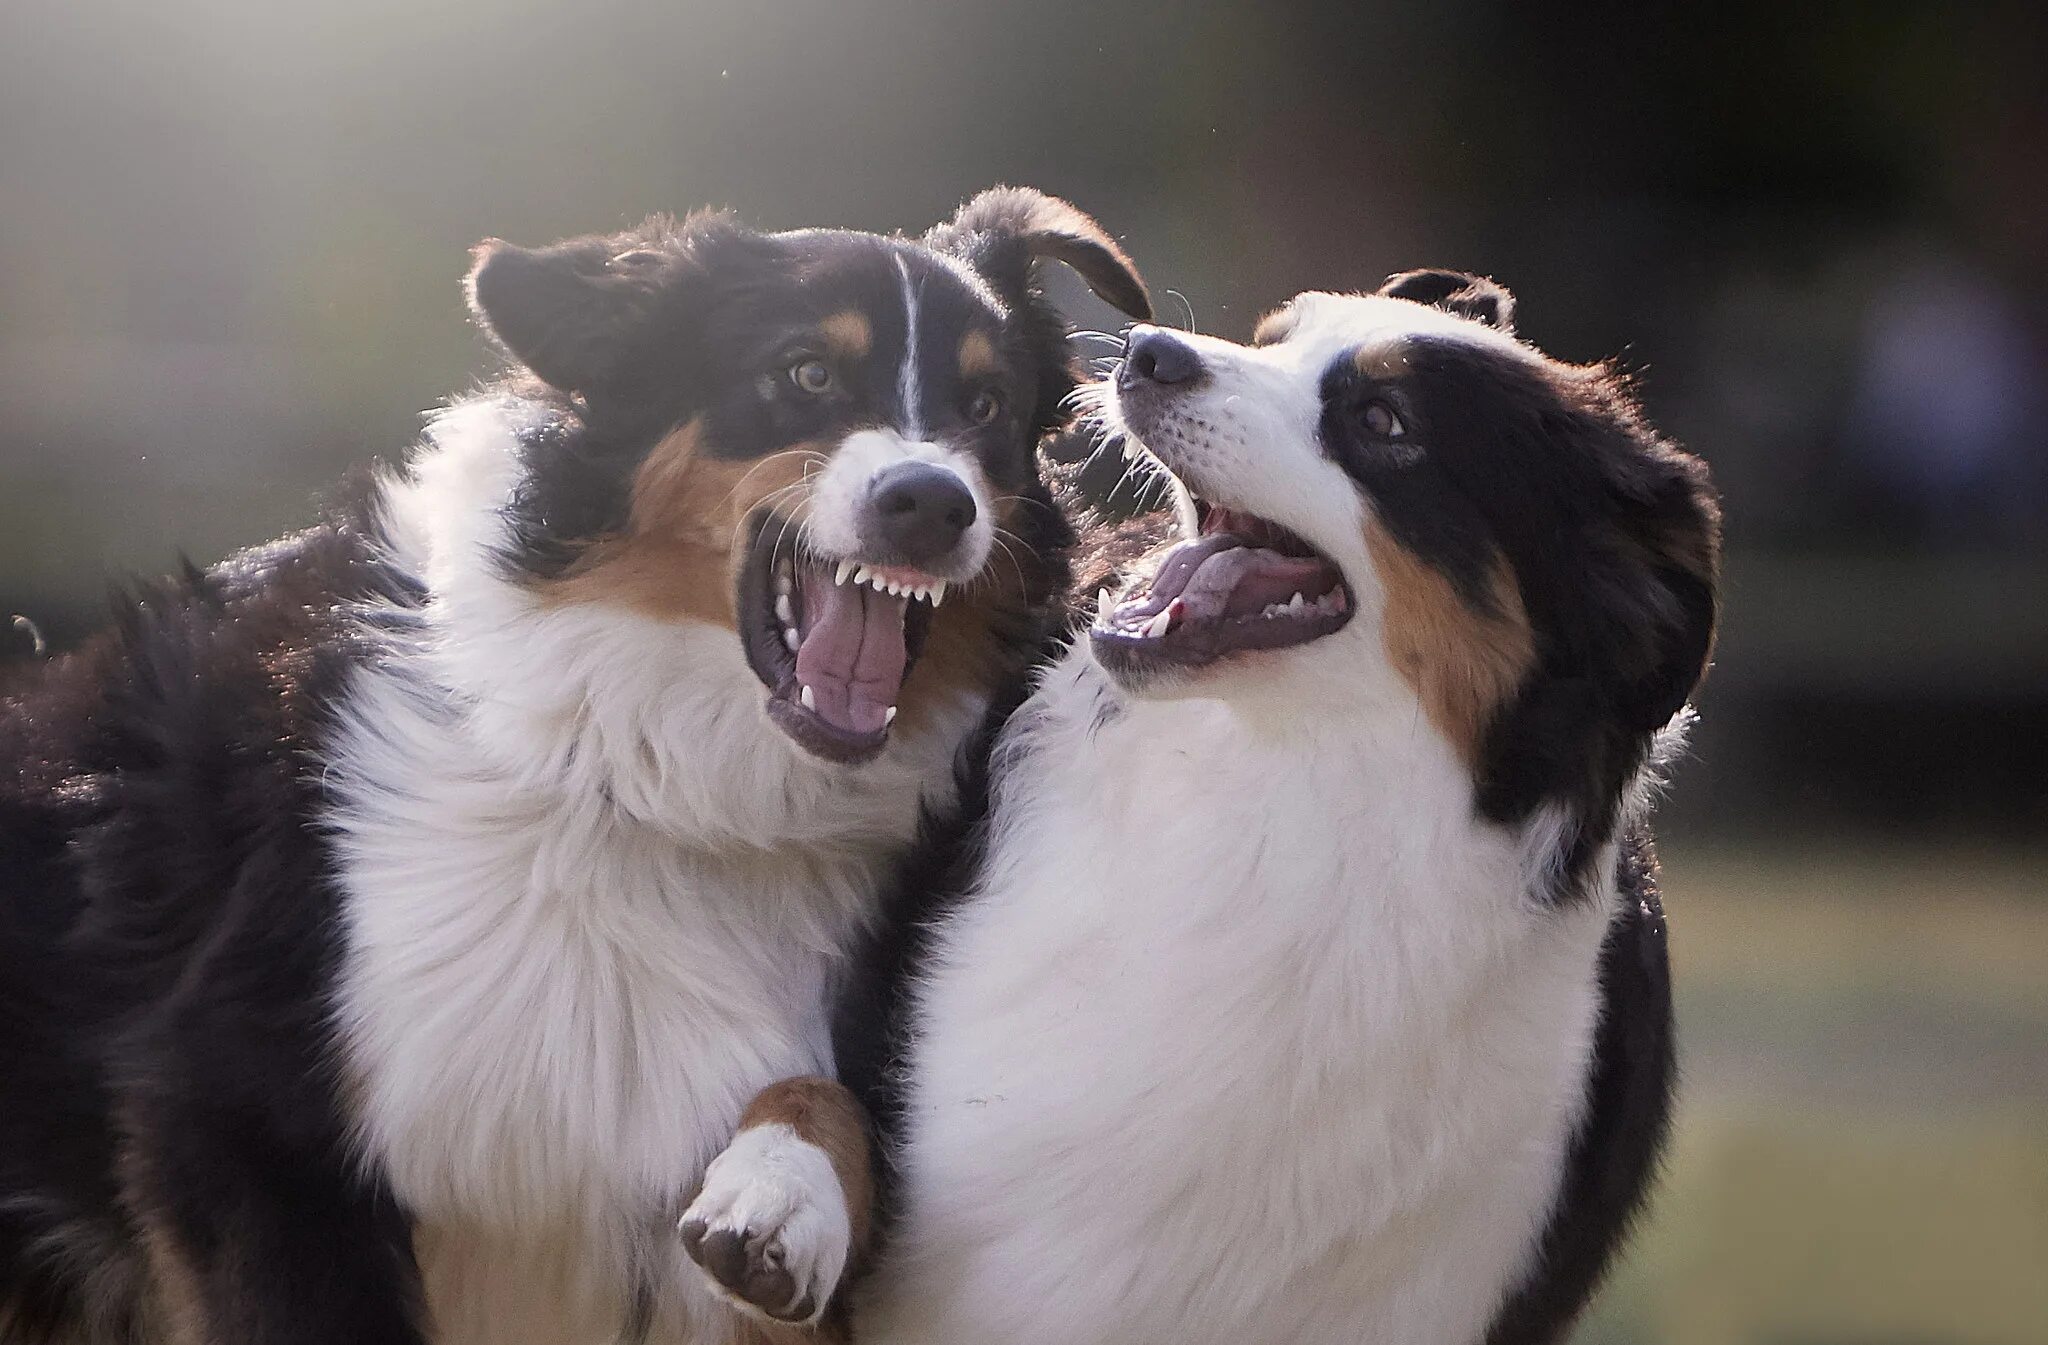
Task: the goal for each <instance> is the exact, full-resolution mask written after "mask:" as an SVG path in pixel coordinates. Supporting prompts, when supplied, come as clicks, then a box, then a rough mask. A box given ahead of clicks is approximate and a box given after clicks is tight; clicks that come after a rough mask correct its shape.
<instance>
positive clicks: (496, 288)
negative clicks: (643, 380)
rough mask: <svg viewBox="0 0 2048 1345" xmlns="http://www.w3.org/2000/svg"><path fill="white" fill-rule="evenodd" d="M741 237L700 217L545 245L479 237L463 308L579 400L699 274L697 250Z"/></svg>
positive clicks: (711, 216)
mask: <svg viewBox="0 0 2048 1345" xmlns="http://www.w3.org/2000/svg"><path fill="white" fill-rule="evenodd" d="M743 232H744V231H743V230H741V229H740V227H739V225H738V224H737V223H736V222H734V221H733V219H732V218H731V217H730V216H727V215H724V214H719V213H706V214H700V215H693V216H691V217H690V218H689V219H687V220H684V221H683V222H681V223H680V224H678V223H677V222H676V221H675V220H673V219H671V218H669V217H668V216H662V215H657V216H655V217H654V218H652V219H650V220H648V221H647V222H646V223H645V224H642V225H641V226H640V227H639V228H637V229H633V230H630V231H628V232H625V233H618V234H608V235H591V236H586V237H582V238H571V239H567V240H565V241H564V242H560V243H555V244H553V245H551V246H549V247H544V248H523V247H517V246H514V245H513V244H511V243H507V242H504V241H503V240H501V239H496V238H488V239H485V240H484V241H483V242H482V243H479V244H478V245H477V246H476V249H475V251H474V253H473V254H472V255H473V256H474V258H475V262H474V264H473V265H472V266H471V267H470V271H469V279H468V291H469V306H470V309H471V311H472V312H474V313H475V314H476V316H477V320H478V321H479V322H481V323H482V324H483V327H484V330H485V331H487V332H489V333H490V334H491V337H492V338H493V339H494V340H495V341H496V342H497V343H498V344H499V345H500V346H502V347H503V348H504V350H505V353H506V354H508V355H510V356H511V357H512V358H513V359H515V360H518V361H519V362H520V363H521V364H523V365H525V366H526V367H527V368H529V369H531V370H532V371H533V372H534V373H535V374H537V375H539V376H540V378H541V379H542V380H543V381H545V382H547V383H551V384H553V385H554V386H555V387H558V388H561V389H562V390H563V391H565V392H583V393H588V392H591V391H593V390H595V389H600V388H602V387H604V386H605V385H606V384H607V382H609V381H610V380H611V379H612V378H613V377H614V376H615V375H616V374H617V373H618V371H619V370H620V368H621V365H622V363H623V362H624V361H625V360H626V359H627V357H628V356H629V355H630V353H631V350H632V346H633V342H634V341H635V339H636V338H638V337H639V336H640V335H641V334H642V333H643V332H644V330H645V329H646V326H647V322H648V319H649V318H650V316H651V315H652V314H653V313H654V311H655V309H656V308H657V307H658V306H659V305H660V304H661V303H662V302H663V300H664V297H665V296H669V295H671V294H672V293H673V291H674V288H675V285H676V282H677V280H678V278H679V277H682V276H684V275H686V274H689V273H692V272H696V271H701V270H702V266H701V264H700V263H701V254H702V253H703V252H704V250H705V249H706V248H708V247H710V246H712V245H713V243H715V242H716V240H718V239H719V238H722V237H726V236H728V235H730V236H738V235H739V234H741V233H743Z"/></svg>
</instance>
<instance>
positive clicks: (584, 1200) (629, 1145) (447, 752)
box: [324, 400, 983, 1345]
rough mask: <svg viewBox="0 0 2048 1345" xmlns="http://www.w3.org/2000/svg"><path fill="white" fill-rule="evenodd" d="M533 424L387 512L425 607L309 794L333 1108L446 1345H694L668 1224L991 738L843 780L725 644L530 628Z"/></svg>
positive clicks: (401, 626) (496, 423)
mask: <svg viewBox="0 0 2048 1345" xmlns="http://www.w3.org/2000/svg"><path fill="white" fill-rule="evenodd" d="M530 414H532V412H531V411H530V410H529V409H528V408H524V407H522V406H521V405H520V404H519V403H516V402H509V401H502V400H479V401H473V402H469V403H465V404H461V405H458V406H456V407H455V408H453V409H451V410H450V411H448V412H446V413H444V414H443V415H442V416H440V417H439V418H438V419H437V420H436V421H435V423H434V425H433V427H432V429H431V432H430V436H429V441H428V444H427V445H426V446H425V448H424V449H423V451H422V453H421V454H420V456H419V458H418V459H417V460H416V462H415V463H414V464H413V467H412V470H411V473H410V475H409V477H408V478H407V479H405V480H402V481H397V482H394V483H392V484H391V486H390V487H389V489H388V491H387V496H386V500H385V509H386V513H387V517H388V526H389V529H390V532H391V535H392V537H393V545H394V549H395V551H396V559H397V561H398V562H399V563H400V564H401V565H403V566H404V567H405V568H407V569H408V570H410V571H411V572H412V573H413V574H415V575H416V576H418V577H419V578H420V579H421V580H422V581H423V583H424V584H425V586H426V588H427V590H428V592H429V595H430V596H429V599H428V602H427V605H426V610H425V614H424V618H423V619H422V620H419V621H413V620H411V619H410V618H401V617H398V616H394V617H393V619H391V620H390V621H388V622H387V623H386V624H388V625H389V626H391V627H392V628H393V629H394V630H395V631H396V632H397V633H395V634H393V635H391V636H390V637H389V641H388V647H387V648H386V649H385V651H384V654H383V656H382V657H381V658H380V659H379V660H377V661H376V662H374V663H373V664H372V665H370V666H369V667H367V668H366V669H365V670H364V671H362V672H361V673H360V674H359V675H358V676H357V677H356V678H355V680H354V682H353V684H352V685H351V686H350V688H349V689H348V692H347V695H346V698H345V702H344V704H343V706H342V724H341V728H340V732H339V735H338V740H339V747H338V750H337V752H336V754H335V756H334V759H333V760H332V761H331V762H330V763H328V765H327V767H326V770H325V775H324V783H325V785H326V788H327V790H328V794H329V797H330V799H331V802H332V812H331V816H330V819H329V820H330V822H331V824H332V826H333V827H334V829H335V832H336V834H337V843H338V845H339V847H340V852H341V854H342V857H343V861H344V862H343V872H342V875H341V881H342V886H343V888H344V894H345V901H344V912H345V915H344V921H345V928H344V930H343V936H344V941H345V954H344V965H343V970H342V975H341V979H340V984H339V990H338V997H337V1002H336V1004H335V1013H336V1018H337V1022H338V1025H339V1028H340V1031H341V1035H342V1041H343V1046H344V1057H345V1059H344V1066H345V1069H346V1075H347V1086H348V1095H349V1097H350V1098H351V1100H352V1102H353V1104H354V1108H355V1112H356V1117H357V1120H358V1125H359V1142H360V1145H361V1148H362V1150H363V1153H364V1156H365V1158H366V1159H367V1160H369V1161H371V1162H374V1163H375V1164H376V1165H377V1166H378V1167H379V1168H380V1169H381V1170H382V1172H383V1173H384V1174H385V1175H386V1176H387V1177H388V1179H389V1180H390V1182H391V1183H392V1185H393V1187H394V1189H395V1190H396V1192H397V1194H398V1195H399V1197H400V1198H401V1199H402V1200H403V1201H404V1202H405V1203H406V1205H407V1206H408V1208H409V1209H411V1210H412V1211H413V1212H414V1213H415V1214H416V1215H417V1217H418V1219H419V1221H420V1225H421V1230H422V1231H421V1235H420V1249H421V1254H422V1261H423V1265H424V1268H425V1271H426V1275H427V1282H428V1295H429V1306H430V1309H431V1311H432V1312H433V1314H434V1317H435V1319H436V1321H437V1323H438V1333H437V1336H436V1339H437V1340H439V1341H442V1342H444V1343H445V1342H451V1341H464V1342H468V1341H475V1342H478V1343H479V1345H481V1343H482V1342H484V1341H492V1342H503V1341H523V1340H528V1339H532V1340H535V1341H540V1340H554V1341H557V1342H559V1341H561V1340H568V1339H592V1340H596V1339H606V1338H609V1336H608V1334H607V1333H612V1332H616V1331H617V1330H618V1327H619V1323H620V1321H621V1320H622V1316H623V1314H625V1313H626V1312H628V1311H629V1307H630V1305H631V1304H632V1303H633V1301H634V1297H635V1295H636V1294H637V1293H639V1292H640V1291H642V1290H643V1289H651V1290H652V1291H653V1293H654V1297H655V1315H656V1324H655V1332H654V1335H653V1337H652V1339H654V1340H665V1339H671V1338H673V1339H676V1340H681V1339H686V1338H688V1334H687V1333H688V1332H690V1331H692V1330H695V1329H696V1328H695V1327H693V1326H692V1325H691V1324H692V1323H693V1322H695V1323H698V1324H699V1325H704V1324H706V1323H711V1322H715V1321H717V1320H719V1319H720V1314H724V1313H726V1312H727V1310H726V1309H725V1308H723V1307H722V1306H720V1305H718V1304H716V1303H715V1301H714V1300H712V1299H711V1298H710V1296H709V1295H708V1294H706V1293H704V1292H703V1291H702V1290H701V1289H700V1288H698V1286H697V1283H696V1280H695V1278H694V1276H693V1274H691V1273H687V1272H686V1268H685V1267H683V1266H682V1265H681V1263H682V1261H683V1260H684V1258H683V1257H682V1256H681V1254H680V1251H679V1250H678V1249H675V1248H674V1247H673V1242H674V1232H673V1230H674V1223H675V1217H676V1214H677V1212H678V1208H679V1206H680V1203H681V1201H682V1199H683V1197H684V1196H685V1194H686V1193H687V1192H688V1191H690V1190H691V1189H693V1188H694V1187H695V1186H696V1185H697V1183H698V1181H699V1179H700V1178H701V1176H702V1174H703V1171H704V1166H705V1164H706V1163H707V1162H708V1160H709V1159H710V1158H711V1156H712V1155H713V1154H715V1153H717V1152H718V1151H719V1149H720V1148H722V1147H723V1146H724V1144H725V1143H726V1142H727V1141H728V1140H729V1139H730V1138H731V1137H732V1134H733V1131H734V1128H735V1126H736V1125H737V1123H738V1120H739V1116H740V1113H741V1111H742V1110H743V1109H744V1107H745V1106H746V1104H747V1102H748V1100H749V1099H750V1098H751V1097H752V1096H753V1095H754V1094H755V1093H756V1092H757V1091H758V1090H759V1089H761V1088H762V1087H765V1086H766V1085H767V1084H769V1083H772V1082H774V1081H775V1080H778V1079H782V1078H787V1077H789V1076H791V1075H797V1074H806V1073H814V1072H822V1073H830V1072H831V1069H832V1058H831V1049H830V1040H829V1034H828V1024H827V1021H826V1013H825V1008H824V1006H825V1004H826V1002H827V1000H828V994H829V984H830V982H831V979H832V978H833V977H834V976H835V975H836V974H837V971H838V969H839V962H840V958H841V956H842V951H843V950H844V949H845V948H846V946H847V944H848V942H849V940H850V938H851V936H852V935H853V934H854V932H855V931H856V930H857V929H858V927H859V925H860V924H861V922H862V921H864V920H865V919H867V918H868V916H869V914H870V910H871V906H872V902H873V899H874V887H875V883H876V881H877V878H878V874H879V871H880V867H881V865H882V862H883V860H884V857H885V855H886V854H887V853H888V852H889V851H891V850H893V849H894V848H895V847H897V846H900V845H901V844H903V843H905V842H907V841H908V840H909V839H910V838H911V836H912V835H913V833H914V830H915V825H916V821H917V817H918V808H919V803H920V800H925V799H928V800H931V801H933V802H942V801H944V800H945V799H946V798H947V796H948V794H949V792H950V790H951V788H952V783H951V761H952V756H953V752H954V750H955V747H956V745H957V743H958V742H959V740H960V739H961V737H962V736H964V734H965V733H966V732H967V731H968V730H969V728H971V726H972V725H973V724H974V723H975V722H977V721H978V719H979V717H980V715H981V713H982V708H983V707H982V705H981V704H980V703H979V701H978V700H977V699H976V698H974V697H972V696H965V695H963V696H960V697H958V698H957V699H956V700H954V701H952V702H949V703H946V704H942V705H938V706H936V707H934V708H935V710H936V714H934V715H933V716H931V718H930V720H929V721H921V722H929V724H930V727H929V728H927V729H926V731H924V732H923V733H920V734H899V735H898V738H897V740H896V741H894V742H892V743H891V745H890V746H889V748H888V750H887V751H886V752H885V753H884V754H883V755H882V756H881V757H880V758H879V759H877V760H876V761H874V762H872V763H870V764H868V765H866V766H862V767H858V768H847V767H840V766H832V765H828V764H826V763H822V762H819V761H817V760H816V759H814V758H811V757H809V756H808V755H806V754H805V753H803V751H802V750H801V749H800V748H798V747H796V746H795V744H793V743H791V742H790V741H789V740H788V739H787V738H786V737H785V736H784V735H783V734H782V733H781V732H779V731H778V730H777V729H775V728H774V727H773V725H771V724H770V723H769V722H768V720H767V718H766V716H765V714H764V712H763V709H762V701H763V696H764V692H763V689H762V687H761V685H760V683H759V681H758V679H756V678H755V677H754V675H753V674H752V672H751V671H750V670H749V669H748V667H747V665H746V661H745V659H744V656H743V654H742V652H741V649H740V645H739V641H738V639H737V637H736V636H735V635H734V633H733V632H732V631H730V630H728V629H725V628H723V627H715V626H709V625H703V624H697V623H683V622H679V623H663V622H659V621H655V620H651V619H649V618H646V617H643V616H640V615H637V614H634V613H630V612H626V611H622V610H614V609H611V608H608V607H603V606H598V605H590V604H584V605H574V606H571V605H556V606H550V605H547V604H544V603H543V602H541V601H540V600H539V599H537V598H536V597H535V596H534V595H533V594H532V593H531V592H530V591H529V590H528V589H526V588H525V587H524V586H522V585H520V584H517V583H515V582H512V581H510V580H508V579H507V578H506V577H505V576H504V575H503V574H502V573H501V570H500V568H499V565H498V563H497V561H496V558H495V555H494V553H495V552H496V550H497V549H498V548H499V546H500V545H501V544H502V543H503V541H504V531H505V527H504V521H503V517H502V513H501V511H502V509H503V506H504V504H505V503H506V501H507V499H508V498H509V496H510V494H511V492H512V490H513V488H514V487H515V485H516V484H517V482H518V480H519V476H520V461H519V451H518V444H517V440H516V437H515V435H516V431H517V429H518V427H519V425H520V422H521V418H522V417H523V416H526V415H530ZM707 1329H708V1327H707Z"/></svg>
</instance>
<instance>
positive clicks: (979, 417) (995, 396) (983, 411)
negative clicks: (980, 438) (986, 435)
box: [967, 388, 1003, 425]
mask: <svg viewBox="0 0 2048 1345" xmlns="http://www.w3.org/2000/svg"><path fill="white" fill-rule="evenodd" d="M1002 413H1003V394H1002V393H1000V392H997V391H996V390H995V389H994V388H983V389H982V390H981V391H980V392H977V393H975V394H974V400H973V401H971V402H969V403H968V404H967V418H968V419H969V420H971V421H973V422H974V423H975V424H977V425H986V424H988V423H989V422H990V421H993V420H994V419H995V418H996V417H997V416H999V415H1001V414H1002Z"/></svg>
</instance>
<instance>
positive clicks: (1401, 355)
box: [1351, 341, 1408, 378]
mask: <svg viewBox="0 0 2048 1345" xmlns="http://www.w3.org/2000/svg"><path fill="white" fill-rule="evenodd" d="M1351 363H1352V366H1353V367H1354V368H1356V369H1357V370H1358V372H1359V373H1361V374H1364V375H1365V376H1366V377H1367V378H1399V377H1401V376H1402V375H1403V374H1405V373H1407V372H1408V349H1407V347H1406V346H1404V345H1402V344H1401V343H1400V342H1399V341H1382V342H1380V343H1379V344H1377V345H1368V346H1361V347H1359V348H1358V350H1356V351H1355V352H1353V353H1352V356H1351Z"/></svg>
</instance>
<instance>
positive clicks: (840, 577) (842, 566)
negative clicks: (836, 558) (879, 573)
mask: <svg viewBox="0 0 2048 1345" xmlns="http://www.w3.org/2000/svg"><path fill="white" fill-rule="evenodd" d="M861 568H862V569H863V570H865V569H866V568H867V567H866V566H862V567H861ZM852 573H853V562H852V561H850V560H842V561H840V562H839V568H838V569H837V570H835V571H833V574H832V583H833V585H834V586H835V587H836V586H838V585H840V584H843V583H845V582H846V576H848V575H850V574H852Z"/></svg>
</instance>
